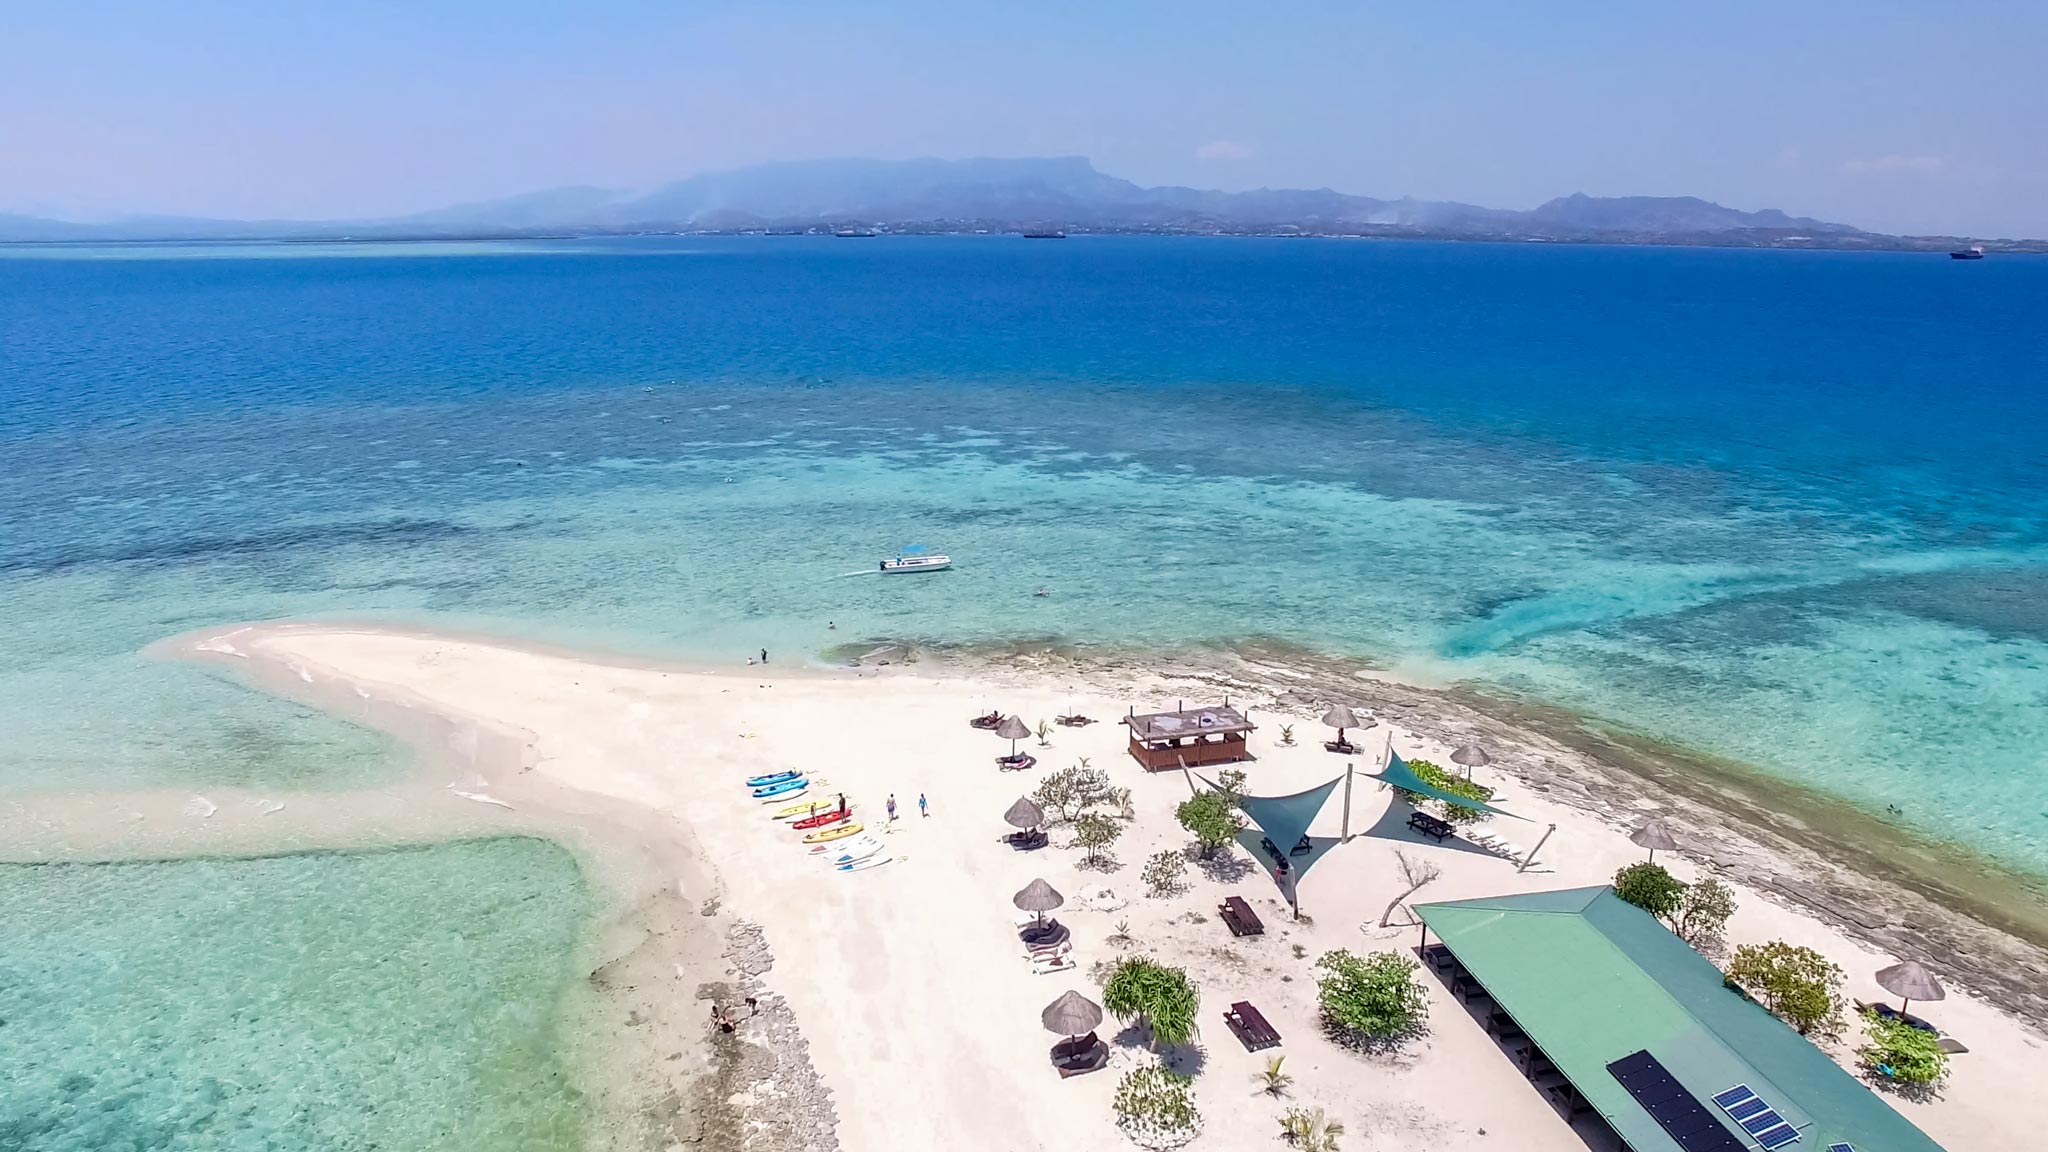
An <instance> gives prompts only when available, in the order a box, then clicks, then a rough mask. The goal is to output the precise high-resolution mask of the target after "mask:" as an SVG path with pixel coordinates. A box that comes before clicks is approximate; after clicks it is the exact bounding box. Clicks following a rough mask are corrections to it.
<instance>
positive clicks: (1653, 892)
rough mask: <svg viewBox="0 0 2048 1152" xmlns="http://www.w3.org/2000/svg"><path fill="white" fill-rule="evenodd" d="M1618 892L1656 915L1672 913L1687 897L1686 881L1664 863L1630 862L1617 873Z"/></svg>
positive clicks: (1615, 876) (1615, 886) (1616, 887)
mask: <svg viewBox="0 0 2048 1152" xmlns="http://www.w3.org/2000/svg"><path fill="white" fill-rule="evenodd" d="M1614 894H1615V895H1616V896H1619V897H1621V898H1622V899H1623V900H1626V901H1628V902H1629V903H1631V904H1633V905H1635V906H1636V907H1638V908H1641V909H1642V910H1643V911H1645V912H1648V913H1649V914H1650V915H1652V916H1667V917H1668V916H1670V915H1672V914H1673V913H1675V912H1677V911H1678V907H1679V903H1680V902H1681V901H1682V900H1683V899H1684V898H1685V882H1684V881H1683V880H1680V879H1679V878H1678V877H1676V876H1673V875H1672V874H1671V873H1669V872H1666V871H1665V870H1664V866H1663V865H1662V864H1630V865H1629V866H1627V867H1626V868H1623V869H1622V870H1621V871H1619V872H1616V873H1615V874H1614Z"/></svg>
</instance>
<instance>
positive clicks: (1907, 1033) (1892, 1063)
mask: <svg viewBox="0 0 2048 1152" xmlns="http://www.w3.org/2000/svg"><path fill="white" fill-rule="evenodd" d="M1863 1030H1864V1033H1865V1034H1866V1036H1867V1039H1866V1040H1865V1041H1864V1044H1863V1046H1862V1047H1861V1048H1858V1049H1857V1050H1856V1058H1857V1059H1858V1060H1860V1061H1861V1062H1862V1064H1863V1067H1864V1068H1865V1069H1866V1070H1868V1071H1869V1072H1870V1073H1871V1074H1872V1075H1873V1076H1876V1077H1879V1078H1881V1079H1882V1080H1883V1081H1885V1082H1889V1083H1891V1084H1895V1085H1898V1086H1900V1087H1904V1088H1907V1089H1919V1090H1923V1091H1924V1090H1926V1089H1928V1088H1931V1087H1933V1086H1934V1085H1936V1084H1939V1083H1940V1082H1941V1081H1942V1079H1943V1078H1944V1077H1946V1076H1947V1075H1948V1053H1947V1052H1944V1051H1942V1048H1941V1038H1940V1037H1939V1036H1937V1035H1936V1034H1934V1033H1932V1032H1929V1031H1927V1030H1926V1029H1925V1028H1915V1027H1914V1026H1912V1025H1911V1024H1908V1023H1906V1022H1905V1021H1904V1020H1900V1019H1897V1018H1895V1017H1890V1016H1880V1015H1878V1014H1877V1013H1875V1012H1869V1011H1866V1012H1864V1013H1863Z"/></svg>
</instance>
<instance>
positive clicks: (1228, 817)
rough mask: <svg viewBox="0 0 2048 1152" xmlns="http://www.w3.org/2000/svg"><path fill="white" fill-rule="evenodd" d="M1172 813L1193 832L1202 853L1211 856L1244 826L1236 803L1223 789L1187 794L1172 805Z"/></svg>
mask: <svg viewBox="0 0 2048 1152" xmlns="http://www.w3.org/2000/svg"><path fill="white" fill-rule="evenodd" d="M1173 817H1174V819H1176V820H1178V821H1180V826H1181V827H1183V828H1185V829H1187V830H1188V831H1189V832H1190V833H1192V834H1193V835H1194V838H1195V842H1196V843H1197V844H1200V845H1201V846H1202V855H1204V856H1214V855H1215V854H1216V850H1217V849H1219V848H1222V847H1224V846H1225V845H1228V844H1230V843H1232V842H1234V841H1235V840H1236V839H1237V834H1238V833H1239V832H1242V831H1244V826H1245V820H1244V816H1243V815H1242V814H1240V813H1239V812H1238V810H1237V805H1235V804H1233V803H1232V802H1231V800H1230V797H1229V796H1228V795H1226V794H1225V793H1222V792H1198V793H1196V794H1195V795H1193V796H1190V797H1188V798H1187V799H1186V800H1183V801H1181V804H1180V807H1178V808H1176V809H1174V811H1173Z"/></svg>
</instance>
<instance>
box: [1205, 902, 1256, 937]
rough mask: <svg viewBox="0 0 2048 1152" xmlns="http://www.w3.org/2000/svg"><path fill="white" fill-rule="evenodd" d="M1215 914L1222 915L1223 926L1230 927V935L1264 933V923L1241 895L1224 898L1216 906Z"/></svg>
mask: <svg viewBox="0 0 2048 1152" xmlns="http://www.w3.org/2000/svg"><path fill="white" fill-rule="evenodd" d="M1216 914H1217V915H1218V916H1220V917H1222V919H1223V924H1224V926H1225V927H1227V928H1229V929H1230V934H1231V935H1232V936H1263V935H1265V932H1266V926H1265V924H1263V923H1261V922H1260V920H1259V914H1258V913H1256V912H1254V911H1252V906H1251V905H1249V904H1247V903H1245V902H1244V897H1242V896H1232V897H1229V898H1227V899H1225V900H1224V901H1223V903H1221V904H1219V905H1217V906H1216Z"/></svg>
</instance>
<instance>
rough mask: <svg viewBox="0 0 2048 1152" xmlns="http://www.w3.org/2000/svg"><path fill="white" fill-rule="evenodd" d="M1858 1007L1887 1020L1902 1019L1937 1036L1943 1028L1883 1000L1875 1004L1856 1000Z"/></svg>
mask: <svg viewBox="0 0 2048 1152" xmlns="http://www.w3.org/2000/svg"><path fill="white" fill-rule="evenodd" d="M1856 1008H1857V1010H1858V1011H1862V1012H1875V1013H1877V1014H1878V1015H1879V1016H1882V1017H1884V1018H1885V1019H1886V1020H1897V1021H1900V1022H1901V1023H1904V1024H1908V1025H1910V1026H1912V1027H1914V1028H1918V1029H1919V1030H1921V1031H1922V1032H1932V1033H1934V1034H1935V1035H1937V1036H1938V1035H1940V1034H1941V1029H1939V1028H1936V1027H1935V1026H1934V1025H1932V1024H1929V1023H1928V1022H1927V1021H1925V1020H1922V1019H1921V1018H1919V1017H1918V1016H1915V1015H1913V1014H1912V1013H1910V1012H1909V1013H1904V1014H1901V1013H1900V1012H1899V1010H1898V1009H1897V1008H1894V1007H1892V1006H1891V1005H1889V1004H1886V1003H1884V1002H1882V1001H1879V1002H1877V1003H1873V1004H1865V1003H1864V1002H1863V1001H1861V1000H1858V1001H1856Z"/></svg>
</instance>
